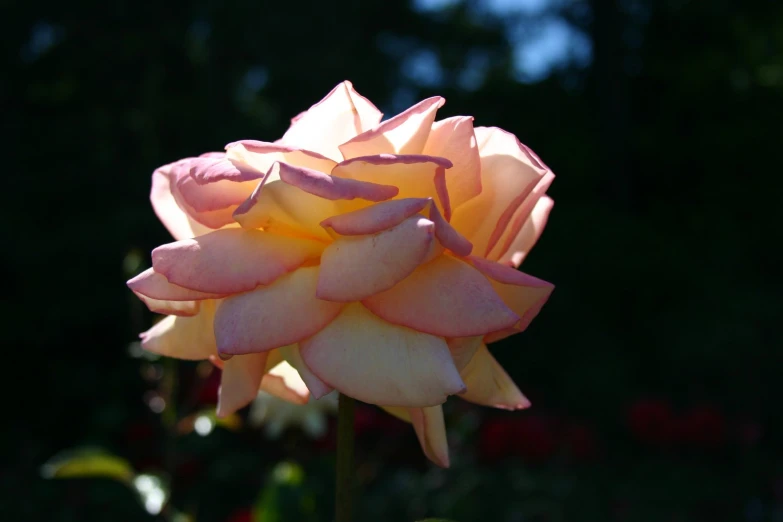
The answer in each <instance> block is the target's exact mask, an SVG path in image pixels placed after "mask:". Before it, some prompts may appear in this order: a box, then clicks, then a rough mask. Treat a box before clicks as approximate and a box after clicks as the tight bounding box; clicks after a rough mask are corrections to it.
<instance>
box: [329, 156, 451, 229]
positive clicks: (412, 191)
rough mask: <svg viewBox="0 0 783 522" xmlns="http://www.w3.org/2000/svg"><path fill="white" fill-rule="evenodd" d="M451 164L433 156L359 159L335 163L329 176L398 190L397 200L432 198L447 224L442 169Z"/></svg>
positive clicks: (444, 184) (448, 214)
mask: <svg viewBox="0 0 783 522" xmlns="http://www.w3.org/2000/svg"><path fill="white" fill-rule="evenodd" d="M451 166H452V164H451V162H450V161H449V160H447V159H446V158H438V157H435V156H418V155H407V156H393V155H391V154H380V155H378V156H363V157H359V158H353V159H350V160H347V161H343V162H342V163H339V164H338V165H337V166H336V167H335V168H334V169H333V170H332V176H335V177H342V178H349V179H355V180H360V181H369V182H372V183H377V184H379V185H392V186H395V187H399V189H400V192H399V194H398V197H399V198H433V199H434V200H435V201H436V202H437V204H438V209H439V210H440V211H441V212H442V213H443V215H444V216H445V217H446V220H447V221H448V220H449V219H450V217H451V203H450V200H449V192H448V188H447V187H446V169H449V168H451Z"/></svg>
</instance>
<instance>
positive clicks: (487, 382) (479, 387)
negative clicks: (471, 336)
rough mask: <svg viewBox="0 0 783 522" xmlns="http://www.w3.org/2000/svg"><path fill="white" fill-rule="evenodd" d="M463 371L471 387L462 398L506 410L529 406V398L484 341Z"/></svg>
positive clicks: (461, 373)
mask: <svg viewBox="0 0 783 522" xmlns="http://www.w3.org/2000/svg"><path fill="white" fill-rule="evenodd" d="M460 375H461V376H462V379H463V380H464V381H465V385H466V386H467V387H468V390H467V391H466V392H465V393H463V394H462V395H460V398H462V399H465V400H466V401H470V402H473V403H476V404H481V405H482V406H492V407H494V408H501V409H505V410H521V409H524V408H527V407H529V406H530V401H529V400H527V398H526V397H525V396H524V395H522V392H521V391H519V388H517V385H516V384H514V381H512V380H511V377H509V376H508V374H507V373H506V371H505V370H504V369H503V368H502V367H501V366H500V364H499V363H498V362H497V361H496V360H495V358H494V357H492V354H490V353H489V350H488V349H487V345H485V344H483V343H482V344H481V346H480V347H479V349H478V350H477V351H476V353H475V355H473V358H472V359H471V360H470V362H469V363H468V364H467V366H465V368H463V369H462V370H461V371H460Z"/></svg>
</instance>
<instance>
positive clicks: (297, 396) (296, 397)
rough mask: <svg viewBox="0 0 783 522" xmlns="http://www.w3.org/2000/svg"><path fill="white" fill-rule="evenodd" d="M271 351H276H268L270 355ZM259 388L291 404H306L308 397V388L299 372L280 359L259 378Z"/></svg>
mask: <svg viewBox="0 0 783 522" xmlns="http://www.w3.org/2000/svg"><path fill="white" fill-rule="evenodd" d="M272 353H276V352H270V355H271V354H272ZM267 367H269V362H268V361H267ZM261 390H262V391H265V392H267V393H270V394H272V395H274V396H275V397H279V398H281V399H283V400H285V401H288V402H291V403H293V404H307V401H308V400H309V399H310V390H308V389H307V385H305V383H304V381H303V380H302V378H301V377H300V376H299V372H297V371H296V369H295V368H294V367H293V366H291V365H290V364H288V362H286V361H281V362H280V363H278V364H277V365H275V366H274V367H273V368H272V369H271V370H269V372H268V373H267V374H266V375H264V377H263V378H262V379H261Z"/></svg>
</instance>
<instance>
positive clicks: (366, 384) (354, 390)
mask: <svg viewBox="0 0 783 522" xmlns="http://www.w3.org/2000/svg"><path fill="white" fill-rule="evenodd" d="M300 353H301V355H302V359H303V360H304V362H305V363H306V364H307V366H308V367H309V368H310V369H311V370H312V371H313V373H315V374H316V375H318V377H320V378H321V379H322V380H323V381H324V382H325V383H327V384H328V385H330V386H332V387H333V388H335V389H337V390H339V391H340V392H341V393H344V394H346V395H348V396H349V397H353V398H355V399H358V400H360V401H363V402H368V403H370V404H383V405H390V406H408V407H415V408H421V407H424V406H435V405H438V404H442V403H443V402H445V400H446V397H448V396H449V395H453V394H455V393H462V392H463V391H464V390H465V387H464V384H463V382H462V380H461V379H460V378H459V373H458V372H457V369H456V368H455V367H454V363H453V362H452V360H451V354H450V353H449V348H448V346H447V345H446V342H445V341H444V340H443V339H441V338H439V337H435V336H432V335H428V334H425V333H421V332H416V331H414V330H411V329H408V328H404V327H400V326H394V325H392V324H389V323H387V322H385V321H383V320H381V319H380V318H378V317H377V316H375V315H373V314H372V313H370V312H369V311H368V310H367V309H365V308H364V307H363V306H361V305H360V304H351V305H348V306H346V307H345V308H344V309H343V311H342V313H341V314H340V315H339V316H337V318H336V319H335V320H334V321H332V322H331V323H330V324H329V326H327V327H326V328H324V329H323V330H321V331H320V332H318V333H317V334H315V335H314V336H313V337H311V338H309V339H307V340H305V341H302V342H301V343H300Z"/></svg>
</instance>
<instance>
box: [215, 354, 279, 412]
mask: <svg viewBox="0 0 783 522" xmlns="http://www.w3.org/2000/svg"><path fill="white" fill-rule="evenodd" d="M266 359H267V354H266V353H252V354H249V355H239V356H237V357H232V358H231V359H229V360H227V361H224V362H223V374H222V375H221V379H220V389H219V390H218V404H217V416H218V417H226V416H228V415H231V414H232V413H234V412H236V411H237V410H238V409H240V408H243V407H245V406H247V405H248V404H250V402H251V401H252V400H253V399H255V398H256V396H257V395H258V388H259V386H260V385H261V378H262V377H263V375H264V369H265V368H266Z"/></svg>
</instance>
